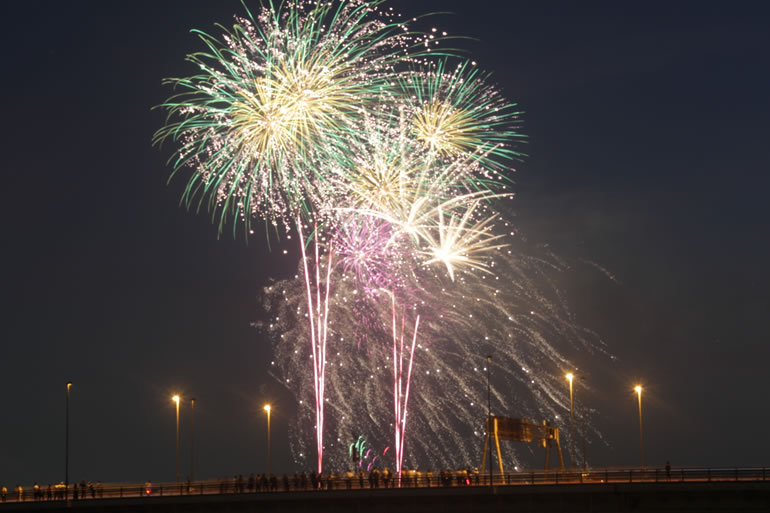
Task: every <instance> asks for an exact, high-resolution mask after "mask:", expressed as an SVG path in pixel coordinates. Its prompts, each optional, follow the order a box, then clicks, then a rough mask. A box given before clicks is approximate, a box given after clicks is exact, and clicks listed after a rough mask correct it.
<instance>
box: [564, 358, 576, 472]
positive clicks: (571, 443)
mask: <svg viewBox="0 0 770 513" xmlns="http://www.w3.org/2000/svg"><path fill="white" fill-rule="evenodd" d="M565 377H566V378H567V381H569V446H570V454H571V455H572V465H574V466H575V467H576V468H577V463H576V461H575V460H576V458H575V437H574V428H573V424H574V421H573V417H574V416H573V411H574V408H573V402H572V380H573V379H574V378H575V375H574V374H572V373H571V372H568V373H567V375H566V376H565Z"/></svg>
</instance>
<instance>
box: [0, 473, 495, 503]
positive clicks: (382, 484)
mask: <svg viewBox="0 0 770 513" xmlns="http://www.w3.org/2000/svg"><path fill="white" fill-rule="evenodd" d="M399 480H400V482H399ZM481 481H483V476H480V475H479V472H478V470H477V469H470V468H468V469H463V470H457V471H451V470H441V471H440V472H437V473H434V472H431V471H427V472H421V471H418V470H406V469H405V470H404V471H402V472H401V476H400V478H399V476H398V474H397V473H394V472H391V471H390V470H389V469H387V468H385V469H383V470H380V469H378V468H372V469H371V470H369V471H368V472H365V471H364V470H363V469H359V470H358V471H356V472H353V471H347V472H340V473H334V472H331V473H317V472H300V473H294V474H293V475H289V474H283V475H282V476H280V477H279V476H276V475H275V474H267V473H265V474H250V475H249V476H248V477H244V476H243V475H236V476H233V477H232V478H226V479H218V480H216V481H195V482H193V481H191V480H190V479H189V478H188V479H187V480H185V482H184V483H177V484H164V485H158V486H153V484H152V482H151V481H147V482H146V483H145V484H144V486H140V485H133V486H126V485H121V486H119V487H115V486H109V485H108V487H107V492H108V496H110V497H112V496H124V494H125V496H130V495H133V493H137V492H136V490H139V493H141V494H142V495H145V496H156V495H164V494H165V495H185V494H204V493H205V494H212V493H221V494H227V493H256V492H269V491H272V492H277V491H284V492H289V491H309V490H352V489H363V488H369V489H375V488H396V487H399V488H412V487H433V486H443V487H446V486H471V485H479V484H483V483H482V482H481ZM104 496H105V487H104V485H103V484H102V482H101V481H96V482H91V481H88V482H86V481H80V483H73V484H71V485H69V486H66V485H65V484H64V483H57V484H54V485H51V484H49V485H47V486H45V487H42V486H40V485H39V484H38V483H35V484H33V485H32V487H29V488H27V489H25V488H24V487H22V486H21V485H17V486H16V487H15V488H13V489H12V490H10V491H9V490H8V488H7V487H6V486H2V487H0V501H2V502H6V501H8V500H14V501H19V502H22V501H27V500H30V501H42V500H63V499H68V500H82V499H89V498H90V499H96V498H104Z"/></svg>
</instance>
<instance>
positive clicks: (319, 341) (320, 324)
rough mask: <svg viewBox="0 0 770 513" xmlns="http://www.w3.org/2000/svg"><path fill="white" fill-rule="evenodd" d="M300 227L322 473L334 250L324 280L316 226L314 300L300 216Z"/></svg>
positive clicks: (298, 226) (317, 449)
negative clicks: (322, 290)
mask: <svg viewBox="0 0 770 513" xmlns="http://www.w3.org/2000/svg"><path fill="white" fill-rule="evenodd" d="M297 231H298V232H299V238H300V248H301V250H302V265H303V268H304V271H305V272H304V275H305V290H306V292H307V309H308V319H309V320H310V347H311V355H312V359H313V389H314V391H315V417H316V426H315V428H316V451H317V454H318V473H321V472H322V471H323V426H324V382H325V378H326V340H327V335H328V333H329V329H328V327H329V288H330V287H329V284H330V281H331V270H332V256H333V255H332V250H331V249H329V258H328V259H327V260H328V261H327V265H328V267H327V270H326V282H325V283H322V282H321V258H320V253H319V244H318V227H317V226H316V227H315V235H314V243H315V289H316V291H315V297H316V302H315V305H314V304H313V295H314V294H313V290H312V289H313V287H312V285H311V283H310V282H311V276H310V270H309V269H308V264H307V252H306V251H305V236H304V234H303V232H302V220H301V219H300V218H299V216H297ZM324 287H326V289H325V290H324V292H323V296H324V301H323V310H322V306H321V289H322V288H324Z"/></svg>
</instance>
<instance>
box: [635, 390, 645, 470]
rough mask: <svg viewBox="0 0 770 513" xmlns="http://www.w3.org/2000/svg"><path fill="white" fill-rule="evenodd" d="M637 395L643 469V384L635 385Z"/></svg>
mask: <svg viewBox="0 0 770 513" xmlns="http://www.w3.org/2000/svg"><path fill="white" fill-rule="evenodd" d="M634 391H635V392H636V397H637V399H638V401H639V453H640V454H641V455H642V469H644V436H643V431H642V385H636V386H635V387H634Z"/></svg>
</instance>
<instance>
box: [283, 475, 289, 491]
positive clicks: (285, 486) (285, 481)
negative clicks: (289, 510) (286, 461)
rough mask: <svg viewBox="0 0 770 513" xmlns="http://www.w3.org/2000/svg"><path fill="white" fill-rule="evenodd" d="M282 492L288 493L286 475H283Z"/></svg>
mask: <svg viewBox="0 0 770 513" xmlns="http://www.w3.org/2000/svg"><path fill="white" fill-rule="evenodd" d="M283 491H284V492H288V491H289V476H287V475H286V474H284V475H283Z"/></svg>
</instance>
